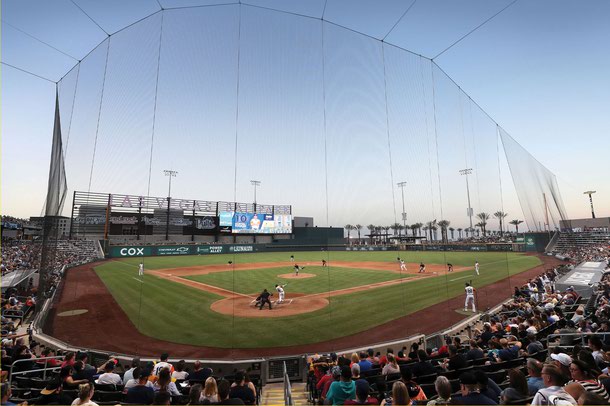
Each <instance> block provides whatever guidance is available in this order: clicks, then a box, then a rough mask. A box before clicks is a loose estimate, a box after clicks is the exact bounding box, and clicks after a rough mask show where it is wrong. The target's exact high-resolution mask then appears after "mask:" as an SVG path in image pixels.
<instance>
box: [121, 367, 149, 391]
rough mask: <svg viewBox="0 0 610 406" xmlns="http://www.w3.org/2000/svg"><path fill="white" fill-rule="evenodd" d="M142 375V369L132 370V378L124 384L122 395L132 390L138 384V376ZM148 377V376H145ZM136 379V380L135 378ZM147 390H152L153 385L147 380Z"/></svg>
mask: <svg viewBox="0 0 610 406" xmlns="http://www.w3.org/2000/svg"><path fill="white" fill-rule="evenodd" d="M147 374H150V372H147ZM141 375H142V369H141V368H140V367H136V368H134V369H133V372H132V376H133V377H134V378H132V379H130V380H128V381H127V382H125V387H124V388H123V393H127V391H128V390H129V389H131V388H133V387H134V386H137V385H138V384H139V379H140V376H141ZM146 376H147V377H148V375H146ZM136 377H137V378H136ZM144 386H147V387H149V388H154V385H153V383H152V382H151V381H149V380H148V379H147V380H146V385H144Z"/></svg>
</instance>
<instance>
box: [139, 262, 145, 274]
mask: <svg viewBox="0 0 610 406" xmlns="http://www.w3.org/2000/svg"><path fill="white" fill-rule="evenodd" d="M142 275H144V264H142V263H140V266H139V267H138V276H142Z"/></svg>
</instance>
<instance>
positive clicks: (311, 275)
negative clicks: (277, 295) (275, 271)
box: [278, 272, 318, 279]
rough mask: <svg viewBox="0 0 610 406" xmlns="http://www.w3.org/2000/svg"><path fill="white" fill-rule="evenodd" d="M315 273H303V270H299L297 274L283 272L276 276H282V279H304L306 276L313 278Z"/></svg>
mask: <svg viewBox="0 0 610 406" xmlns="http://www.w3.org/2000/svg"><path fill="white" fill-rule="evenodd" d="M316 276H318V275H316V274H315V273H305V272H299V275H298V276H297V275H295V274H294V273H284V274H281V275H278V278H284V279H306V278H315V277H316Z"/></svg>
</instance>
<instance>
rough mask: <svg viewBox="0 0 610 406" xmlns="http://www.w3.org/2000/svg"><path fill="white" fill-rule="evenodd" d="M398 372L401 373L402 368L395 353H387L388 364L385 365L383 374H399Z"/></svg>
mask: <svg viewBox="0 0 610 406" xmlns="http://www.w3.org/2000/svg"><path fill="white" fill-rule="evenodd" d="M397 373H400V368H399V367H398V364H397V363H396V358H394V354H392V353H389V354H388V355H387V364H386V365H385V366H384V367H383V370H382V371H381V374H382V375H389V374H397Z"/></svg>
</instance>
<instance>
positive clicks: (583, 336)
mask: <svg viewBox="0 0 610 406" xmlns="http://www.w3.org/2000/svg"><path fill="white" fill-rule="evenodd" d="M592 336H599V337H606V336H610V333H558V334H549V335H548V336H547V347H548V348H549V350H550V349H551V348H553V347H557V346H559V347H573V346H574V345H567V346H566V345H560V344H559V343H557V345H556V346H555V345H554V346H553V347H551V345H550V344H551V342H552V343H554V340H555V339H556V338H559V339H561V337H574V338H580V341H581V344H582V345H583V346H586V345H587V341H586V339H587V338H589V337H592Z"/></svg>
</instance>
